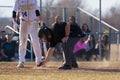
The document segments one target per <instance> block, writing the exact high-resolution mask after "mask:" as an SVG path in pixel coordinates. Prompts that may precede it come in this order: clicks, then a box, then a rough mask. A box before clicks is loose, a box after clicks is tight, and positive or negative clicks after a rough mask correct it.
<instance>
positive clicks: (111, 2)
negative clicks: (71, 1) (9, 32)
mask: <svg viewBox="0 0 120 80" xmlns="http://www.w3.org/2000/svg"><path fill="white" fill-rule="evenodd" d="M14 1H15V0H0V6H13V4H14ZM44 1H46V0H43V2H44ZM82 4H83V5H84V6H85V7H86V9H87V10H91V11H94V10H96V9H99V0H82ZM117 5H120V0H102V12H103V14H104V13H106V12H107V10H109V9H110V8H111V7H116V6H117ZM8 10H9V14H8ZM3 11H5V12H3ZM10 11H12V8H5V9H3V8H1V7H0V12H2V14H1V13H0V14H1V15H0V16H2V17H5V16H6V17H10V16H11V13H10Z"/></svg>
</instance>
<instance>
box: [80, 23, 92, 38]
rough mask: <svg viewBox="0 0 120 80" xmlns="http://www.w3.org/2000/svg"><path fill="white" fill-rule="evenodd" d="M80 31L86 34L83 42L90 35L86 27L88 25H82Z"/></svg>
mask: <svg viewBox="0 0 120 80" xmlns="http://www.w3.org/2000/svg"><path fill="white" fill-rule="evenodd" d="M81 29H82V31H83V33H84V34H86V37H85V40H87V38H88V35H89V34H90V32H91V31H90V29H89V27H88V24H87V23H84V24H83V25H82V28H81Z"/></svg>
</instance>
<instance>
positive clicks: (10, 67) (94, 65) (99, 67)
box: [0, 62, 120, 74]
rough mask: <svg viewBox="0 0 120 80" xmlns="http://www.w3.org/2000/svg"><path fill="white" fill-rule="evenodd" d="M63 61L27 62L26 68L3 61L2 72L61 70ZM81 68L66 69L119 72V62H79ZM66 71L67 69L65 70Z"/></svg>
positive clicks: (19, 72)
mask: <svg viewBox="0 0 120 80" xmlns="http://www.w3.org/2000/svg"><path fill="white" fill-rule="evenodd" d="M61 64H62V63H61V62H48V63H47V64H46V66H43V67H36V66H35V63H34V62H27V63H25V68H17V67H16V65H17V62H1V63H0V74H14V73H15V74H24V73H42V72H44V73H51V72H58V73H59V72H61V71H63V70H58V67H59V66H60V65H61ZM78 65H79V68H78V69H72V70H66V72H67V71H72V72H90V73H91V72H107V73H111V72H112V73H119V72H120V63H119V62H78ZM64 71H65V70H64Z"/></svg>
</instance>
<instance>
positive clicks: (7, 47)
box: [1, 35, 15, 61]
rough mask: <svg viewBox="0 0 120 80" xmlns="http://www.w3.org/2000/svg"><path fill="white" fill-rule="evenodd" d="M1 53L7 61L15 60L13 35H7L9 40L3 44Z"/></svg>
mask: <svg viewBox="0 0 120 80" xmlns="http://www.w3.org/2000/svg"><path fill="white" fill-rule="evenodd" d="M1 54H2V55H3V56H4V57H5V61H15V43H14V42H13V41H12V40H11V35H7V41H6V42H4V43H3V44H2V46H1Z"/></svg>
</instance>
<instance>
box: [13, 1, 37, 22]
mask: <svg viewBox="0 0 120 80" xmlns="http://www.w3.org/2000/svg"><path fill="white" fill-rule="evenodd" d="M36 10H39V9H38V6H37V0H16V2H15V5H14V7H13V11H15V12H17V11H19V12H20V19H23V20H25V21H32V20H35V19H36V13H35V11H36Z"/></svg>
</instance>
